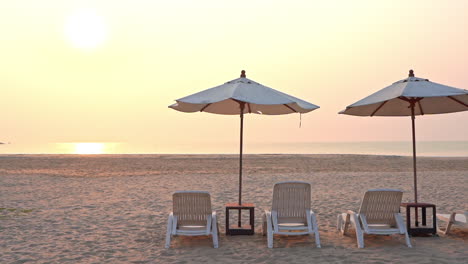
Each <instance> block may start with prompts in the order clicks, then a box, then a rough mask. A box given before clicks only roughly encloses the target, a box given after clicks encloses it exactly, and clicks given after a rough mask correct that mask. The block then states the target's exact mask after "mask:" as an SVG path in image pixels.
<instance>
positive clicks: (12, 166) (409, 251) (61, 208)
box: [0, 155, 468, 263]
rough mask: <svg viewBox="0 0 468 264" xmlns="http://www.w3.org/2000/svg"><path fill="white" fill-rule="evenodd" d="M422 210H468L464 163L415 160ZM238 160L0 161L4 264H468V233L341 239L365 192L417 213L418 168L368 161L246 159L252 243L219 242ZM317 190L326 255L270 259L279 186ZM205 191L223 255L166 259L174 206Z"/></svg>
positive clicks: (286, 250)
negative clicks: (265, 227)
mask: <svg viewBox="0 0 468 264" xmlns="http://www.w3.org/2000/svg"><path fill="white" fill-rule="evenodd" d="M418 161H419V163H418V169H419V178H418V179H419V193H420V201H423V202H429V203H435V204H436V205H437V210H438V212H445V213H448V212H451V211H453V210H466V209H467V202H468V198H467V195H466V189H467V178H468V177H467V176H468V158H420V159H419V160H418ZM237 173H238V159H237V156H231V155H229V156H221V155H199V156H187V155H178V156H170V155H120V156H119V155H112V156H91V157H83V156H73V155H69V156H57V155H56V156H51V155H38V156H29V155H27V156H21V155H16V156H11V155H6V156H0V207H1V208H3V209H1V210H0V262H1V263H45V262H52V263H198V262H209V263H309V262H317V263H360V262H368V263H390V262H391V263H466V259H467V258H468V250H467V246H468V243H467V242H468V238H467V237H468V236H467V235H468V231H467V230H466V229H459V228H455V229H454V230H453V234H452V235H450V236H441V237H413V238H411V241H412V243H413V248H407V247H406V245H405V243H404V238H403V237H402V236H366V238H365V243H366V248H365V249H358V248H357V244H356V239H355V237H354V236H347V237H342V236H341V235H340V234H339V233H337V232H336V228H335V219H336V215H337V214H338V213H340V212H343V211H345V210H347V209H353V210H358V208H359V202H360V199H361V197H362V195H363V193H364V191H365V190H367V189H371V188H399V189H402V190H404V191H405V194H404V197H403V200H404V201H412V199H413V198H412V197H413V193H412V188H413V187H412V159H411V158H410V157H399V156H362V155H250V156H246V157H245V163H244V186H243V187H244V193H243V199H244V201H245V202H253V203H255V204H256V211H255V214H256V215H255V218H256V219H255V220H256V232H257V233H256V234H255V235H254V236H234V237H226V236H225V235H224V221H225V218H224V204H225V203H227V202H235V201H236V200H237V192H238V187H237V185H238V181H237V179H238V175H237ZM284 180H302V181H307V182H310V183H311V184H312V207H313V209H314V211H315V212H316V213H317V214H318V222H319V228H320V234H321V239H322V248H321V249H317V248H315V243H314V239H313V238H312V237H284V236H282V237H278V238H275V240H274V247H275V248H274V249H267V247H266V238H265V237H263V236H262V235H261V213H262V210H263V209H266V208H268V207H269V206H270V204H271V195H272V186H273V184H274V183H275V182H278V181H284ZM177 190H206V191H209V192H210V193H211V195H212V204H213V207H214V209H215V210H216V211H217V212H218V215H219V217H220V219H219V223H220V229H221V237H220V247H219V249H213V248H212V244H211V239H210V238H208V237H198V238H194V237H191V238H187V237H179V238H175V239H174V240H173V242H172V248H171V249H169V250H167V249H164V239H165V231H166V221H167V215H168V213H169V212H170V211H171V206H172V201H171V194H172V193H173V192H174V191H177Z"/></svg>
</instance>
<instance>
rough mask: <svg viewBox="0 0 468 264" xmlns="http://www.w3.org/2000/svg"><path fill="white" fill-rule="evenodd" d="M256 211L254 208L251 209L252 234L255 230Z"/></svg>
mask: <svg viewBox="0 0 468 264" xmlns="http://www.w3.org/2000/svg"><path fill="white" fill-rule="evenodd" d="M254 221H255V211H254V209H253V208H250V228H251V229H252V233H253V232H254V230H255V223H254Z"/></svg>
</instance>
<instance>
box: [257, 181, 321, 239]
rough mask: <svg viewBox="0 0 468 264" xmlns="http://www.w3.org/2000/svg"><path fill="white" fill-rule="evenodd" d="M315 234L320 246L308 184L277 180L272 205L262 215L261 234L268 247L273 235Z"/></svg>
mask: <svg viewBox="0 0 468 264" xmlns="http://www.w3.org/2000/svg"><path fill="white" fill-rule="evenodd" d="M275 234H278V235H312V234H314V235H315V244H316V245H317V247H318V248H320V235H319V231H318V225H317V220H316V218H315V214H314V212H313V211H312V209H311V208H310V184H309V183H306V182H298V181H288V182H279V183H277V184H275V186H274V187H273V206H272V209H271V211H268V210H265V214H264V215H263V235H267V241H268V248H273V235H275Z"/></svg>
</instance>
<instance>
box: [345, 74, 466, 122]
mask: <svg viewBox="0 0 468 264" xmlns="http://www.w3.org/2000/svg"><path fill="white" fill-rule="evenodd" d="M411 101H414V104H416V107H415V108H414V115H424V114H443V113H453V112H461V111H466V110H468V90H463V89H458V88H453V87H450V86H446V85H442V84H438V83H435V82H431V81H429V80H428V79H422V78H417V77H414V73H413V71H412V70H411V71H410V74H409V77H408V78H406V79H403V80H400V81H398V82H395V83H393V84H392V85H390V86H388V87H385V88H383V89H382V90H380V91H378V92H376V93H373V94H371V95H369V96H367V97H366V98H364V99H362V100H359V101H357V102H356V103H354V104H352V105H349V106H348V107H346V109H345V110H343V111H341V112H340V114H347V115H355V116H411V107H408V106H409V103H410V102H411Z"/></svg>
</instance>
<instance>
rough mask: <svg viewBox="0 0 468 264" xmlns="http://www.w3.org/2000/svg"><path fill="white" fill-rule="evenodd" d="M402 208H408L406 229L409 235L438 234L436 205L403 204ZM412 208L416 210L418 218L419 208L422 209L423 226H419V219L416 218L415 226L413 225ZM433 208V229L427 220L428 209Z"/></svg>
mask: <svg viewBox="0 0 468 264" xmlns="http://www.w3.org/2000/svg"><path fill="white" fill-rule="evenodd" d="M401 207H405V208H406V229H407V230H408V234H409V235H411V236H413V235H418V234H432V235H436V234H437V220H436V206H435V204H430V203H402V204H401ZM411 208H414V211H415V213H416V216H417V215H418V212H416V211H417V210H418V208H421V213H422V214H421V226H419V219H418V218H416V217H415V219H414V222H415V223H414V226H412V225H411ZM427 208H432V227H428V226H427V219H426V216H427V215H426V209H427Z"/></svg>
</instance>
